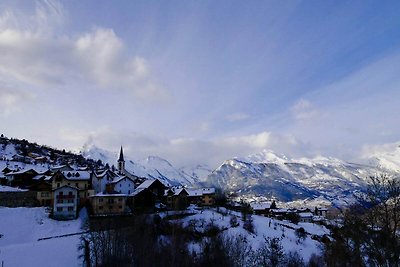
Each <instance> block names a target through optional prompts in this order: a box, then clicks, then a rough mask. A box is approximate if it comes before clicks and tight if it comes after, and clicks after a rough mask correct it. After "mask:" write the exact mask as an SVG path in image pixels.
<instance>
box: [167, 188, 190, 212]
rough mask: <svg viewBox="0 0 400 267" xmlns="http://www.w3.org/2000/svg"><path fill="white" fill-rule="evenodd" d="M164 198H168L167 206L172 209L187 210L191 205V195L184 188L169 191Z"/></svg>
mask: <svg viewBox="0 0 400 267" xmlns="http://www.w3.org/2000/svg"><path fill="white" fill-rule="evenodd" d="M164 196H165V197H166V203H167V206H168V207H169V208H170V209H185V208H187V206H188V204H189V202H188V196H189V193H188V191H187V190H186V189H185V188H183V187H181V188H170V189H167V190H166V191H165V193H164Z"/></svg>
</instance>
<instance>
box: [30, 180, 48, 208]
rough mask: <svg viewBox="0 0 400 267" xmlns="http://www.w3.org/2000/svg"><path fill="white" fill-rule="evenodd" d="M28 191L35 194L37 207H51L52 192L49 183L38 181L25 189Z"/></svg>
mask: <svg viewBox="0 0 400 267" xmlns="http://www.w3.org/2000/svg"><path fill="white" fill-rule="evenodd" d="M27 189H29V191H34V192H36V198H37V200H38V202H39V205H41V206H46V207H51V206H52V201H53V192H52V186H51V182H49V181H45V180H39V181H37V182H36V183H34V184H33V185H31V186H29V187H27Z"/></svg>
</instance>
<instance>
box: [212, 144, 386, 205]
mask: <svg viewBox="0 0 400 267" xmlns="http://www.w3.org/2000/svg"><path fill="white" fill-rule="evenodd" d="M378 171H379V170H378V169H377V168H376V167H372V166H368V165H361V164H355V163H348V162H344V161H342V160H339V159H336V158H324V157H317V158H313V159H306V158H301V159H289V158H287V157H285V156H283V155H277V154H275V153H274V152H272V151H267V150H266V151H263V152H261V153H259V154H256V155H251V156H249V157H246V158H234V159H230V160H226V161H225V162H224V163H223V164H222V165H221V166H220V167H218V168H217V169H216V170H214V171H213V172H212V173H211V174H210V175H209V176H208V177H207V180H206V182H207V183H208V184H209V185H214V186H218V187H221V188H223V189H225V190H227V191H232V192H236V193H239V194H242V195H246V194H247V195H248V194H253V195H262V196H266V197H271V198H276V199H278V200H281V201H293V200H298V199H307V198H308V199H314V198H317V197H322V198H325V199H327V200H330V201H332V202H335V201H338V200H345V201H346V200H348V201H350V199H351V198H352V197H353V194H354V193H356V192H359V191H363V190H365V187H366V185H367V180H368V177H369V176H371V175H374V174H376V173H377V172H378Z"/></svg>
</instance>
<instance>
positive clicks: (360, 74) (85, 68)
mask: <svg viewBox="0 0 400 267" xmlns="http://www.w3.org/2000/svg"><path fill="white" fill-rule="evenodd" d="M399 12H400V2H399V1H312V0H309V1H270V0H268V1H206V0H204V1H153V0H150V1H139V0H138V1H99V0H96V1H94V0H87V1H78V0H70V1H51V0H45V1H22V0H21V1H18V0H12V1H8V0H2V1H0V131H1V133H3V134H5V135H6V136H8V137H16V138H25V139H27V140H30V141H34V142H38V143H40V144H46V145H50V146H53V147H57V148H63V149H64V148H65V149H68V150H73V151H80V150H82V149H83V148H84V147H85V148H88V147H93V146H95V147H99V148H102V149H106V150H109V151H112V152H115V153H117V152H118V150H119V147H120V146H121V145H122V146H124V152H125V154H126V155H128V157H130V158H131V159H134V160H138V159H141V158H144V157H146V156H149V155H156V156H161V157H163V158H166V159H167V160H169V161H170V162H171V163H173V164H174V165H175V166H178V167H180V166H187V165H195V164H208V165H210V166H211V167H217V166H218V165H219V164H221V163H222V162H223V161H224V160H226V159H229V158H232V157H236V156H238V157H239V156H246V155H249V154H253V153H257V152H261V151H263V150H264V149H267V150H273V151H275V152H276V153H280V154H285V155H287V156H289V157H301V156H306V157H313V156H318V155H322V156H332V157H339V158H342V159H344V160H349V161H358V160H359V159H361V158H363V157H364V156H365V155H362V154H363V152H365V151H369V149H368V148H370V147H379V146H387V145H388V144H392V143H396V142H398V141H400V123H399V122H400V119H399V114H400V105H399V104H400V16H398V14H399Z"/></svg>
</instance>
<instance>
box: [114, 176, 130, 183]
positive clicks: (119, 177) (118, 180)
mask: <svg viewBox="0 0 400 267" xmlns="http://www.w3.org/2000/svg"><path fill="white" fill-rule="evenodd" d="M123 179H129V180H131V182H132V183H135V182H134V181H133V180H132V179H131V178H129V177H128V176H118V177H115V178H114V180H113V181H112V182H111V184H116V183H118V182H120V181H121V180H123Z"/></svg>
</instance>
